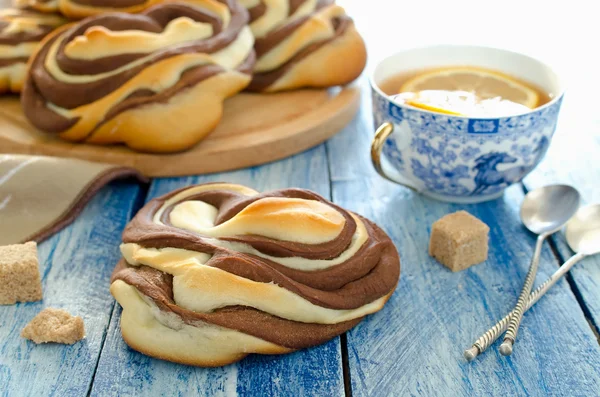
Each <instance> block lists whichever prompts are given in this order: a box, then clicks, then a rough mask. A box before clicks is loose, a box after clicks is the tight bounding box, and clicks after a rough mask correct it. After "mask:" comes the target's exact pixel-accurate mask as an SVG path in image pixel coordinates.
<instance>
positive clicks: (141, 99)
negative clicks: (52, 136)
mask: <svg viewBox="0 0 600 397" xmlns="http://www.w3.org/2000/svg"><path fill="white" fill-rule="evenodd" d="M254 62H255V56H254V52H253V51H252V52H250V55H249V56H248V57H247V58H246V60H245V61H244V62H243V63H242V64H241V65H240V66H239V67H238V69H237V70H238V71H239V72H241V73H245V74H248V75H250V74H252V72H251V70H252V66H253V65H254ZM223 71H225V70H224V69H223V68H222V67H221V66H219V65H201V66H197V67H194V68H190V69H188V70H186V71H184V72H183V73H182V74H181V77H180V78H179V81H177V83H176V84H175V85H174V86H172V87H170V88H167V89H165V90H163V91H161V92H158V93H156V92H154V91H152V90H147V89H144V90H138V91H135V92H133V93H132V95H129V96H128V97H127V98H126V99H125V100H123V101H122V102H120V103H119V104H117V105H115V106H113V107H112V108H111V109H110V110H109V111H108V112H107V113H106V115H105V116H104V120H103V121H102V122H101V123H98V125H97V126H96V128H94V129H93V130H92V131H90V133H89V134H88V135H87V136H86V137H85V138H83V139H82V140H85V139H89V138H90V137H91V136H93V135H94V133H95V132H96V131H97V130H98V129H99V128H100V127H102V126H103V125H104V124H105V123H106V122H107V121H109V120H111V119H112V118H114V117H116V116H118V115H119V114H120V113H122V112H124V111H126V110H130V109H134V108H137V107H141V106H144V105H147V104H151V103H166V102H168V101H169V100H170V99H171V98H173V97H174V96H175V95H177V94H179V93H181V92H182V91H184V90H186V89H188V88H191V87H193V86H195V85H196V84H199V83H201V82H202V81H204V80H206V79H208V78H210V77H212V76H214V75H216V74H218V73H221V72H223Z"/></svg>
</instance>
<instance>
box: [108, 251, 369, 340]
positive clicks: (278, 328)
mask: <svg viewBox="0 0 600 397" xmlns="http://www.w3.org/2000/svg"><path fill="white" fill-rule="evenodd" d="M116 280H122V281H124V282H126V283H127V284H129V285H132V286H134V287H135V288H137V289H138V291H139V292H140V293H142V294H144V295H146V296H147V297H148V298H150V299H151V300H152V301H153V302H154V303H155V304H156V305H157V306H158V308H159V309H160V310H162V311H164V312H170V313H174V314H176V315H177V316H179V317H180V318H181V319H182V320H183V321H184V322H185V323H186V324H189V325H196V324H197V323H198V322H203V323H209V324H214V325H218V326H220V327H225V328H229V329H233V330H236V331H239V332H243V333H245V334H248V335H252V336H255V337H257V338H260V339H263V340H266V341H268V342H272V343H275V344H277V345H280V346H284V347H288V348H291V349H303V348H306V347H310V346H314V345H318V344H321V343H323V342H325V341H327V340H329V339H331V338H333V337H335V336H337V335H339V334H341V333H343V332H346V331H347V330H349V329H350V328H352V327H354V326H355V325H356V324H358V323H359V322H360V321H361V320H362V317H361V318H357V319H354V320H350V321H346V322H342V323H338V324H313V323H300V322H296V321H291V320H285V319H282V318H279V317H275V316H273V315H270V314H268V313H264V312H262V311H259V310H256V309H253V308H248V307H241V306H236V307H227V308H223V309H219V310H216V311H214V312H211V313H198V312H194V311H192V310H187V309H184V308H182V307H179V306H178V305H177V304H175V302H174V301H173V285H172V282H173V281H172V280H173V279H172V277H171V276H170V275H167V274H165V273H162V272H160V271H158V270H156V269H153V268H150V267H147V266H140V267H132V266H127V265H126V263H125V261H121V262H119V264H118V265H117V267H116V268H115V270H114V272H113V275H112V277H111V283H112V282H114V281H116Z"/></svg>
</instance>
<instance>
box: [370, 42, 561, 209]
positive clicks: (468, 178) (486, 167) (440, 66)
mask: <svg viewBox="0 0 600 397" xmlns="http://www.w3.org/2000/svg"><path fill="white" fill-rule="evenodd" d="M371 87H372V92H373V106H374V108H373V112H374V119H375V128H376V129H377V133H376V136H375V138H374V140H373V143H372V148H371V154H372V160H373V164H374V165H375V168H376V169H377V170H378V172H379V173H380V174H381V175H383V176H384V177H386V178H388V179H390V180H392V181H394V182H397V183H400V184H403V185H406V186H408V187H411V188H413V189H415V190H417V191H420V192H422V193H424V194H426V195H429V196H432V197H434V198H436V199H440V200H445V201H452V202H479V201H485V200H490V199H494V198H496V197H498V196H499V195H501V194H502V192H503V191H504V189H505V188H506V187H508V186H510V185H511V184H513V183H515V182H518V181H520V180H521V179H522V178H523V177H525V175H527V174H528V173H529V172H531V170H533V168H534V167H535V166H536V165H537V164H538V163H539V161H540V160H541V159H542V157H543V156H544V154H545V153H546V151H547V149H548V146H549V144H550V139H551V138H552V135H553V133H554V130H555V128H556V121H557V117H558V111H559V109H560V105H561V101H562V96H563V87H562V85H561V83H560V81H559V78H558V76H557V74H556V73H555V72H554V71H553V70H552V69H550V67H548V66H546V65H545V64H543V63H542V62H540V61H538V60H536V59H533V58H531V57H528V56H526V55H523V54H518V53H514V52H510V51H505V50H500V49H494V48H487V47H472V46H437V47H426V48H418V49H412V50H407V51H404V52H401V53H398V54H396V55H393V56H391V57H389V58H387V59H385V60H384V61H382V62H381V63H380V64H379V65H378V66H377V67H376V68H375V71H374V73H373V75H372V77H371ZM382 153H383V155H382Z"/></svg>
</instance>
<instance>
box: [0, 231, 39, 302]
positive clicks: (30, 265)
mask: <svg viewBox="0 0 600 397" xmlns="http://www.w3.org/2000/svg"><path fill="white" fill-rule="evenodd" d="M41 299H42V282H41V280H40V270H39V265H38V255H37V244H36V243H35V242H32V241H30V242H28V243H25V244H14V245H5V246H0V305H12V304H15V303H17V302H35V301H39V300H41Z"/></svg>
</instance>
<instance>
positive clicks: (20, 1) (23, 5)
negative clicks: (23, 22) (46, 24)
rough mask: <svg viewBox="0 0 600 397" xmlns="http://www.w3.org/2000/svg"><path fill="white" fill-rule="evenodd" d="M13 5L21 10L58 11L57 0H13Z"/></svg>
mask: <svg viewBox="0 0 600 397" xmlns="http://www.w3.org/2000/svg"><path fill="white" fill-rule="evenodd" d="M13 5H14V6H15V7H16V8H20V9H22V10H33V11H38V12H43V13H58V0H13Z"/></svg>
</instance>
